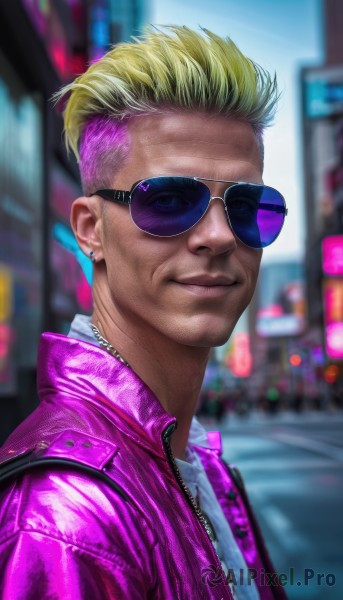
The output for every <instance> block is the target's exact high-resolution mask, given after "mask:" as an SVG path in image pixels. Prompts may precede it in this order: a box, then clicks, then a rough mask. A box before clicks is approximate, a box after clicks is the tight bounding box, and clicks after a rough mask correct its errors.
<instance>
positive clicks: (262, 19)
mask: <svg viewBox="0 0 343 600" xmlns="http://www.w3.org/2000/svg"><path fill="white" fill-rule="evenodd" d="M149 20H150V22H151V23H153V24H155V25H167V24H169V25H171V24H173V25H175V24H177V25H187V26H188V27H191V28H193V29H197V28H198V27H199V26H201V27H206V28H207V29H210V30H212V31H214V32H215V33H217V34H218V35H221V36H222V37H225V36H230V37H231V38H232V40H233V41H234V42H235V44H237V46H238V47H239V48H240V50H241V51H242V52H243V53H244V54H246V55H247V56H248V57H249V58H251V59H253V60H254V61H255V62H257V63H259V64H260V65H261V66H262V67H263V68H265V69H267V70H268V71H270V72H272V73H274V72H276V74H277V78H278V82H279V88H280V91H281V98H280V101H279V108H278V112H277V115H276V119H275V123H274V125H273V127H271V128H268V129H267V130H266V132H265V136H264V141H265V169H264V182H265V183H266V184H267V185H271V186H273V187H275V188H277V189H279V190H280V192H281V193H282V194H283V196H284V197H285V199H286V203H287V206H288V216H287V218H286V222H285V225H284V228H283V231H282V232H281V234H280V236H279V238H278V239H277V240H276V242H274V244H272V246H270V247H269V248H266V249H265V251H264V259H263V260H264V262H276V261H280V260H287V259H293V258H299V259H302V258H303V255H304V241H305V223H304V210H303V195H304V192H303V168H302V148H301V143H302V141H301V107H300V105H301V100H300V89H299V70H300V67H302V66H308V65H315V64H320V63H321V62H322V60H323V39H322V38H323V32H322V25H321V23H322V13H321V0H207V1H205V0H150V19H149Z"/></svg>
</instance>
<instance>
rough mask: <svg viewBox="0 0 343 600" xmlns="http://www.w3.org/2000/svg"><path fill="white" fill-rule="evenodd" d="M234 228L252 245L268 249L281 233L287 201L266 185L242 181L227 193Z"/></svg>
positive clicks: (252, 246) (229, 213)
mask: <svg viewBox="0 0 343 600" xmlns="http://www.w3.org/2000/svg"><path fill="white" fill-rule="evenodd" d="M225 203H226V207H227V212H228V215H229V219H230V223H231V227H232V229H233V231H234V233H235V234H236V236H237V237H238V238H239V239H240V240H241V241H242V242H243V243H244V244H246V245H247V246H250V247H251V248H265V247H266V246H269V244H271V243H272V242H273V241H274V240H275V239H276V238H277V236H278V235H279V233H280V231H281V229H282V226H283V222H284V219H285V215H286V205H285V201H284V199H283V197H282V195H281V194H280V192H278V191H277V190H275V189H274V188H271V187H268V186H265V185H256V184H249V183H239V184H237V185H233V186H232V187H230V188H229V189H228V190H227V191H226V193H225Z"/></svg>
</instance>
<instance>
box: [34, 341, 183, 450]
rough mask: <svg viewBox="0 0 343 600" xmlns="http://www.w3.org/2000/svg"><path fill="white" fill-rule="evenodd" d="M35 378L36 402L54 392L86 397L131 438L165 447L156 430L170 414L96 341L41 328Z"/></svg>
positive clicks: (166, 423)
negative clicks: (91, 342)
mask: <svg viewBox="0 0 343 600" xmlns="http://www.w3.org/2000/svg"><path fill="white" fill-rule="evenodd" d="M37 380H38V393H39V397H40V398H41V402H42V403H44V402H53V403H54V404H56V403H58V402H59V398H60V397H64V398H66V397H67V398H70V399H71V401H75V400H76V401H77V400H80V401H81V402H85V401H86V402H89V403H90V404H92V405H93V406H98V407H99V409H100V410H101V413H102V414H105V415H106V417H107V418H108V419H109V421H112V423H113V425H115V426H116V427H117V428H118V429H120V430H121V431H122V432H123V433H124V434H126V435H129V436H130V437H131V438H134V439H135V441H136V442H137V444H140V445H143V446H145V447H148V448H149V449H150V450H151V451H155V452H156V451H157V452H158V454H161V453H163V454H164V453H165V452H164V447H163V442H162V433H163V431H164V430H165V429H166V428H167V427H168V426H170V425H171V424H176V419H175V417H172V416H171V415H169V414H168V413H167V412H166V411H165V410H164V408H163V407H162V405H161V403H160V402H159V400H158V399H157V398H156V396H155V395H154V394H153V392H152V391H151V390H150V389H149V388H148V387H147V385H146V384H145V383H144V382H143V381H142V380H141V379H140V378H139V377H138V375H136V374H135V373H134V372H133V371H132V370H131V369H129V368H128V367H126V366H125V365H123V364H122V363H121V362H120V361H118V360H117V359H115V358H114V357H113V356H111V355H110V354H108V353H107V352H106V351H105V350H102V349H101V348H99V347H98V346H95V345H93V344H89V343H87V342H83V341H80V340H77V339H74V338H70V337H66V336H64V335H59V334H53V333H44V334H43V335H42V336H41V341H40V345H39V351H38V374H37ZM81 420H82V415H81Z"/></svg>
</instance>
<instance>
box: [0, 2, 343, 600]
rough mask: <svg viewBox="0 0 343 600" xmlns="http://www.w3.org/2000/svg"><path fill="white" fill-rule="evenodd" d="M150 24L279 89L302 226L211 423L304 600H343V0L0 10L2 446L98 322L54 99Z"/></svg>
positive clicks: (210, 400)
mask: <svg viewBox="0 0 343 600" xmlns="http://www.w3.org/2000/svg"><path fill="white" fill-rule="evenodd" d="M148 23H154V24H184V25H188V26H190V27H193V28H197V27H198V26H202V27H207V28H209V29H211V30H213V31H215V32H216V33H218V34H219V35H222V36H225V35H230V36H231V37H232V39H233V40H234V41H235V42H236V43H237V45H238V46H239V47H240V49H241V50H242V51H243V52H244V53H245V54H247V55H248V56H250V57H251V58H252V59H254V60H255V61H257V62H258V63H260V64H261V65H262V66H263V67H265V68H266V69H268V70H269V71H272V72H273V71H276V73H277V75H278V80H279V85H280V89H281V92H282V94H281V99H280V105H279V112H278V115H277V119H276V123H275V126H274V127H273V128H271V129H269V130H267V131H266V133H265V144H266V157H265V174H264V179H265V182H266V183H267V184H269V185H272V186H275V187H277V188H278V189H280V191H281V192H282V193H283V194H284V196H285V197H286V201H287V204H288V207H289V215H288V217H287V220H286V226H285V228H284V231H283V232H282V233H281V235H280V237H279V239H278V240H277V242H276V243H275V244H274V245H273V246H272V247H271V248H269V249H267V250H266V251H265V253H264V258H263V264H262V268H261V273H260V278H259V284H258V287H257V290H256V294H255V297H254V300H253V302H252V304H251V306H250V308H249V310H248V311H246V313H244V315H243V316H242V318H241V319H240V321H239V323H238V325H237V327H236V329H235V331H234V334H233V335H232V337H231V339H230V341H229V342H228V344H226V345H225V346H223V347H222V348H216V349H214V350H213V352H212V355H211V360H210V363H209V367H208V370H207V373H206V378H205V381H204V386H203V392H202V395H201V398H200V399H199V415H200V418H202V419H203V421H204V422H205V424H206V425H207V426H209V427H212V426H213V425H215V426H216V427H219V428H220V429H221V431H222V434H223V442H224V455H225V457H226V458H227V460H230V461H231V462H235V461H236V462H237V463H238V464H239V466H240V468H241V470H242V471H243V474H244V476H245V479H246V482H247V487H248V489H249V492H250V494H251V497H252V499H253V502H254V506H255V510H256V512H257V513H258V516H259V518H260V521H261V524H262V527H263V531H264V534H265V536H266V539H267V543H268V546H269V548H270V550H271V553H272V556H273V559H274V562H275V564H276V567H277V569H278V571H279V572H285V573H287V572H288V571H289V569H290V567H291V566H293V567H294V568H295V569H296V570H297V571H298V574H299V578H298V579H299V582H300V583H301V584H302V585H297V582H298V580H297V579H296V580H295V583H294V584H289V585H288V587H287V593H288V595H289V597H290V598H310V599H313V600H315V599H317V598H328V599H336V600H341V598H342V597H343V574H342V570H343V548H342V542H341V540H342V538H343V523H342V518H341V497H342V491H343V476H342V465H343V436H342V431H343V411H342V409H343V387H342V386H343V35H342V31H343V3H342V1H341V0H277V1H276V0H239V1H238V0H211V2H205V1H204V0H173V1H171V0H169V1H168V0H155V1H153V0H11V1H9V0H0V442H1V441H3V440H4V438H5V437H6V436H7V435H8V434H9V432H10V431H11V430H12V429H13V428H14V427H15V426H16V425H17V423H18V422H19V421H20V420H22V419H23V418H24V417H25V415H27V414H28V413H29V412H30V411H31V410H32V409H33V408H34V406H35V404H36V403H37V397H36V391H35V363H36V353H37V345H38V340H39V335H40V333H41V332H42V331H44V330H49V331H55V332H59V333H66V332H67V331H68V328H69V324H70V322H71V320H72V318H73V316H74V314H75V312H83V313H90V312H91V307H92V298H91V291H90V288H89V285H88V283H87V281H86V278H85V276H84V274H83V272H82V270H81V268H80V266H79V264H78V262H77V260H76V258H75V257H74V255H73V254H71V253H70V252H68V251H67V250H66V249H65V247H64V246H63V245H62V244H61V241H63V240H64V245H68V243H69V239H70V234H71V232H70V228H69V211H70V206H71V203H72V201H73V199H74V198H75V197H77V196H78V195H79V193H80V185H79V178H78V171H77V165H76V164H75V163H74V162H73V161H72V160H69V159H67V157H66V153H65V150H64V147H63V136H62V118H61V114H60V112H59V111H58V110H57V109H55V108H54V107H53V104H52V102H51V100H50V99H51V96H52V94H53V93H54V92H55V91H56V90H57V89H58V88H59V87H60V86H61V85H62V84H63V83H67V82H68V81H70V80H71V79H73V78H74V77H75V75H77V74H79V73H81V72H83V71H84V70H85V69H86V68H87V65H88V64H89V62H90V61H94V60H97V59H98V58H99V57H100V56H102V55H103V54H104V52H106V50H107V49H108V48H109V47H110V46H111V45H112V44H113V43H117V42H120V41H123V40H124V41H125V40H128V39H129V38H130V36H131V35H136V34H138V33H140V32H142V31H143V29H144V26H145V25H146V24H148ZM304 569H309V572H308V575H309V576H311V571H313V577H312V578H311V579H309V581H308V585H304V582H303V576H304ZM317 573H319V574H323V577H322V578H319V579H318V578H317ZM328 575H332V577H328ZM333 578H335V582H333ZM319 580H320V582H321V585H319ZM333 583H334V584H333Z"/></svg>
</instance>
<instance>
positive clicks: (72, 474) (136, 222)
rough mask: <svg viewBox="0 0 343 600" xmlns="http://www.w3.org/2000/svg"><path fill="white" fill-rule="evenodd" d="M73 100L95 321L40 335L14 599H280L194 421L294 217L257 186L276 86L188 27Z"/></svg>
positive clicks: (19, 451) (5, 500) (14, 544)
mask: <svg viewBox="0 0 343 600" xmlns="http://www.w3.org/2000/svg"><path fill="white" fill-rule="evenodd" d="M67 93H68V94H69V99H68V104H67V108H66V113H65V127H66V138H67V143H68V144H69V146H71V148H72V149H73V150H74V151H75V153H76V156H77V157H78V158H79V162H80V172H81V178H82V183H83V189H84V196H83V197H82V198H79V199H77V200H76V201H75V202H74V204H73V207H72V213H71V223H72V227H73V230H74V233H75V236H76V239H77V242H78V244H79V246H80V247H81V249H82V250H83V252H84V253H85V254H86V255H87V256H89V258H90V260H92V262H93V264H94V282H93V297H94V312H93V315H92V318H91V320H90V319H87V318H85V317H81V316H77V317H76V319H75V320H74V322H73V324H72V328H71V331H70V334H69V337H65V336H60V335H54V334H50V333H48V334H44V335H43V336H42V341H41V346H40V352H39V361H38V386H39V393H40V399H41V404H40V406H39V408H38V409H37V410H36V411H35V412H34V413H33V414H32V415H31V416H30V417H29V418H28V419H27V420H26V421H25V422H24V423H23V424H22V425H21V426H20V427H19V428H18V429H17V431H16V432H14V434H12V436H11V437H10V438H9V440H8V441H7V442H6V444H5V446H4V448H3V450H2V453H1V460H2V461H3V462H4V466H3V468H2V478H3V484H2V492H1V528H0V550H1V552H0V573H1V586H2V587H1V591H2V596H1V598H3V599H4V600H9V599H11V600H19V598H34V599H36V598H37V599H38V598H39V599H46V600H48V598H49V599H50V598H51V599H52V598H54V599H55V598H56V599H61V600H62V599H70V600H71V599H73V600H76V599H82V600H83V599H90V600H95V599H111V600H112V599H124V598H128V599H130V600H134V599H136V598H137V599H138V598H151V599H152V598H154V599H163V600H179V599H181V600H186V599H187V600H189V599H190V598H192V599H196V598H206V599H207V598H218V599H219V598H233V597H234V598H249V599H256V598H262V599H263V600H270V599H272V598H284V597H285V596H284V592H283V589H282V587H280V586H279V585H278V584H277V581H276V580H275V579H273V585H263V577H261V575H262V574H263V573H264V572H265V571H266V572H272V571H273V567H272V565H271V563H270V560H269V558H268V555H267V552H266V550H265V547H264V544H263V540H262V537H261V534H260V532H259V529H258V526H257V524H256V521H255V519H254V516H253V514H252V512H251V508H250V505H249V503H248V500H247V497H246V493H245V491H244V487H243V485H242V483H241V480H240V477H239V474H238V472H237V471H235V470H234V469H232V468H229V467H227V466H226V465H225V463H224V462H223V461H222V460H221V458H220V439H219V436H218V435H217V434H215V433H212V434H208V435H207V434H206V433H205V431H204V430H203V429H202V427H201V426H200V424H199V423H198V422H197V421H196V420H195V419H194V418H193V415H194V413H195V409H196V404H197V400H198V396H199V392H200V388H201V384H202V380H203V376H204V371H205V368H206V363H207V360H208V356H209V352H210V349H211V347H213V346H218V345H220V344H223V343H224V342H225V341H226V340H227V339H228V338H229V336H230V334H231V332H232V330H233V327H234V326H235V324H236V322H237V320H238V318H239V316H240V315H241V313H242V312H243V310H244V309H245V308H246V306H247V305H248V303H249V301H250V299H251V297H252V294H253V291H254V288H255V284H256V279H257V275H258V270H259V264H260V260H261V255H262V248H263V247H264V246H266V245H269V244H270V243H271V242H272V241H273V240H274V239H275V237H276V236H277V235H278V233H279V231H280V229H281V227H282V224H283V220H284V216H285V213H286V209H285V205H284V200H283V198H282V196H281V195H280V194H279V192H277V191H276V190H273V189H272V188H268V187H266V186H264V185H263V184H262V164H263V143H262V131H263V127H264V126H265V125H266V124H267V123H268V122H269V121H270V118H271V116H272V113H273V109H274V106H275V102H276V96H277V91H276V83H275V81H274V80H272V79H271V78H270V77H269V75H268V74H267V73H265V72H264V71H263V70H262V69H260V68H259V67H257V66H256V65H254V63H252V62H251V61H250V60H248V59H247V58H245V57H244V56H243V55H242V54H241V53H240V51H239V50H238V49H237V48H236V46H235V45H234V44H233V42H231V41H230V40H222V39H220V38H218V37H217V36H215V35H214V34H212V33H210V32H204V33H196V32H193V31H190V30H189V29H187V28H182V27H174V28H170V29H169V30H168V29H167V31H153V32H150V33H148V34H147V35H146V36H145V37H144V38H142V39H140V40H135V42H134V43H130V44H122V45H119V46H117V47H116V48H114V49H113V50H111V51H110V52H109V53H108V54H107V55H106V56H105V57H104V58H103V59H102V60H100V61H98V62H97V63H95V64H93V65H92V66H91V67H90V68H89V69H88V71H87V72H86V73H85V74H83V75H82V76H80V77H79V78H78V79H76V81H75V82H74V83H72V84H71V85H70V86H68V87H67V88H66V89H65V90H63V91H62V94H61V96H63V95H66V94H67ZM237 182H241V183H237ZM242 182H244V183H242ZM248 569H250V570H248ZM264 579H266V578H264Z"/></svg>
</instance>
